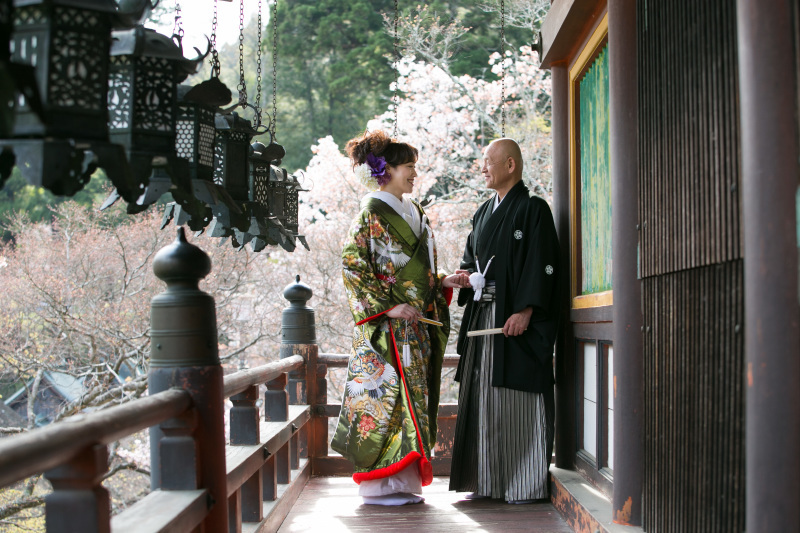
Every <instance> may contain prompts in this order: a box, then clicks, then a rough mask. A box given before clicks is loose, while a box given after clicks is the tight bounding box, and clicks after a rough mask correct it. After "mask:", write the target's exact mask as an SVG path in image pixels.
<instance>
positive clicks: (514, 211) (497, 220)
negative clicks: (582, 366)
mask: <svg viewBox="0 0 800 533" xmlns="http://www.w3.org/2000/svg"><path fill="white" fill-rule="evenodd" d="M493 206H494V197H492V198H490V199H489V200H488V201H486V202H485V203H483V204H482V205H481V206H480V207H479V208H478V210H477V211H476V212H475V215H474V216H473V217H472V233H470V235H469V237H468V238H467V245H466V247H465V249H464V257H463V259H462V261H461V268H463V269H466V270H469V271H470V272H475V271H476V261H475V258H476V257H477V258H478V264H479V266H480V268H481V269H484V268H486V264H487V263H488V261H489V259H490V258H491V257H492V256H494V260H493V261H492V263H491V266H490V267H489V270H488V271H487V272H486V279H487V281H488V280H494V281H495V284H496V296H495V298H496V300H495V303H496V306H495V309H496V311H495V320H494V327H498V328H501V327H503V326H504V325H505V323H506V320H507V319H508V317H510V316H511V315H512V314H514V313H516V312H518V311H522V310H523V309H524V308H526V307H532V308H533V313H532V314H531V321H530V324H529V325H528V329H526V330H525V332H524V333H523V334H522V335H519V336H516V337H506V336H505V335H503V334H499V335H491V336H488V339H490V340H491V341H492V342H494V370H493V373H492V386H495V387H505V388H508V389H515V390H521V391H527V392H544V391H545V390H546V388H547V387H552V386H553V383H554V379H553V345H554V343H555V340H556V334H557V332H558V314H559V313H558V297H557V293H558V291H557V290H556V288H557V287H558V278H559V276H560V275H561V268H560V265H559V263H558V258H559V249H558V237H557V236H556V229H555V224H554V223H553V215H552V213H551V212H550V207H549V206H548V205H547V202H545V201H544V200H542V199H541V198H539V197H537V196H531V195H530V193H529V192H528V189H527V187H525V184H524V183H523V182H521V181H520V182H519V183H517V184H516V185H515V186H514V187H512V188H511V190H510V191H509V192H508V194H506V196H505V198H503V201H502V202H500V205H499V206H498V207H497V209H496V210H495V211H494V213H493V212H492V207H493ZM473 294H474V292H473V290H472V289H461V290H460V291H459V295H458V304H459V305H462V306H463V305H465V304H466V305H467V308H466V309H465V310H464V319H463V320H462V322H461V329H460V330H459V333H458V346H457V351H458V353H459V354H461V356H462V357H461V361H459V364H458V369H457V370H456V378H455V379H456V381H461V374H462V372H463V364H462V363H463V361H464V357H463V356H464V353H465V351H466V345H467V342H466V340H467V329H468V328H469V322H470V318H471V316H472V313H473V312H474V307H475V306H474V305H473V304H474V302H473Z"/></svg>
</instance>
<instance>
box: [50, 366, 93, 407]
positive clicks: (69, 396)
mask: <svg viewBox="0 0 800 533" xmlns="http://www.w3.org/2000/svg"><path fill="white" fill-rule="evenodd" d="M42 378H43V379H47V381H48V382H49V383H50V385H51V386H52V387H53V388H54V389H56V390H57V391H58V393H59V394H60V395H61V396H62V397H63V398H64V399H65V400H67V401H72V400H75V399H77V398H78V397H80V395H81V393H82V392H83V377H80V378H76V377H74V376H71V375H69V374H62V373H61V372H52V371H50V370H45V372H44V374H43V375H42Z"/></svg>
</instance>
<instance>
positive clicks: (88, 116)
mask: <svg viewBox="0 0 800 533" xmlns="http://www.w3.org/2000/svg"><path fill="white" fill-rule="evenodd" d="M115 11H116V4H115V3H114V1H113V0H15V2H14V11H13V33H12V37H11V59H12V61H14V62H16V63H19V64H22V65H31V66H33V67H34V68H35V69H36V78H37V81H38V85H39V95H40V97H41V100H42V106H43V109H44V116H43V117H41V118H40V117H39V116H38V115H37V113H35V112H34V111H33V110H32V109H31V108H30V106H29V105H28V104H27V102H26V101H25V98H24V96H23V97H22V100H21V101H20V102H19V107H18V109H17V118H16V124H15V126H14V136H15V137H61V138H78V139H106V138H107V127H106V117H107V114H106V95H107V93H108V62H109V56H108V52H109V46H110V44H111V25H112V21H113V16H114V14H115Z"/></svg>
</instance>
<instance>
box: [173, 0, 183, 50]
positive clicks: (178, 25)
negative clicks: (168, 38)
mask: <svg viewBox="0 0 800 533" xmlns="http://www.w3.org/2000/svg"><path fill="white" fill-rule="evenodd" d="M172 35H173V37H174V36H177V37H178V42H180V43H183V35H184V33H183V16H182V14H181V3H180V2H175V24H174V25H173V26H172ZM181 46H183V45H182V44H181Z"/></svg>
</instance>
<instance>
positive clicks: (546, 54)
mask: <svg viewBox="0 0 800 533" xmlns="http://www.w3.org/2000/svg"><path fill="white" fill-rule="evenodd" d="M605 7H606V2H604V1H598V0H555V1H554V2H553V4H552V5H551V6H550V11H548V12H547V16H546V17H545V19H544V22H543V23H542V30H541V34H542V57H541V67H542V68H546V69H547V68H552V67H553V65H555V64H557V63H559V62H561V61H569V60H570V59H571V58H574V57H575V56H576V55H577V52H578V50H580V48H581V47H582V46H583V41H584V40H585V39H586V37H587V35H588V34H589V33H590V32H591V30H592V28H594V27H595V25H596V22H597V21H598V20H600V19H601V18H602V16H603V13H604V12H605Z"/></svg>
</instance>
